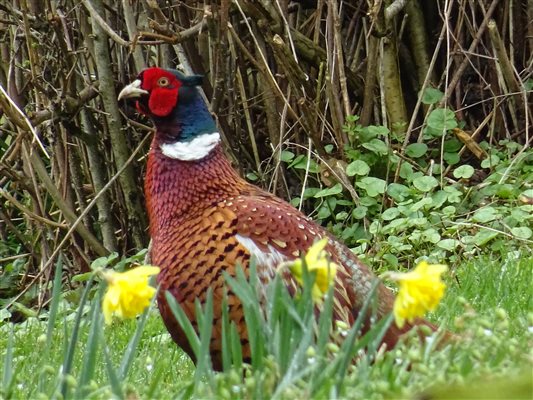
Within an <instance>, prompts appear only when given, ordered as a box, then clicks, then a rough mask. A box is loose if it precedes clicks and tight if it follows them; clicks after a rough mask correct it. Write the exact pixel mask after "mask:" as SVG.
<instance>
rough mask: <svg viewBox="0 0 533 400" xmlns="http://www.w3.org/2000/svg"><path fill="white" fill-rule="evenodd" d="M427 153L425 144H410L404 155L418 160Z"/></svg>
mask: <svg viewBox="0 0 533 400" xmlns="http://www.w3.org/2000/svg"><path fill="white" fill-rule="evenodd" d="M427 151H428V146H427V144H425V143H412V144H410V145H409V146H407V147H406V148H405V154H406V155H407V156H408V157H412V158H419V157H422V156H423V155H424V154H426V152H427Z"/></svg>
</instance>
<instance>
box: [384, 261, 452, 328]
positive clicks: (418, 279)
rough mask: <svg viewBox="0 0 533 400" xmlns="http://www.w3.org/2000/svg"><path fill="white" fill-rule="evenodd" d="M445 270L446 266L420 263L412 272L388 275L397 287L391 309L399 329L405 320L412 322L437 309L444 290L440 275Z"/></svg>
mask: <svg viewBox="0 0 533 400" xmlns="http://www.w3.org/2000/svg"><path fill="white" fill-rule="evenodd" d="M447 269H448V267H447V266H446V265H441V264H428V263H427V262H426V261H421V262H420V263H419V264H418V265H417V266H416V268H415V269H414V270H413V271H410V272H407V273H391V274H389V275H388V277H389V278H390V279H392V280H394V281H396V282H398V286H399V290H398V294H397V296H396V300H395V301H394V309H393V313H394V319H395V320H396V325H397V326H398V327H399V328H402V327H403V325H404V324H405V320H407V321H409V322H412V321H413V319H414V318H416V317H422V316H423V315H424V314H425V313H426V312H427V311H433V310H434V309H435V308H436V307H437V305H438V304H439V302H440V300H441V299H442V296H443V295H444V289H446V285H445V284H444V282H442V280H441V275H442V274H443V273H444V272H446V270H447Z"/></svg>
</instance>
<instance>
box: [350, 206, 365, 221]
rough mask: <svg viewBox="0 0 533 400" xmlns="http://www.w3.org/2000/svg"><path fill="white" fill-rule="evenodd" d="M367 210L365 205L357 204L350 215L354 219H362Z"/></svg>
mask: <svg viewBox="0 0 533 400" xmlns="http://www.w3.org/2000/svg"><path fill="white" fill-rule="evenodd" d="M367 212H368V208H367V207H365V206H359V207H357V208H354V209H353V211H352V217H354V218H355V219H363V218H364V217H366V213H367Z"/></svg>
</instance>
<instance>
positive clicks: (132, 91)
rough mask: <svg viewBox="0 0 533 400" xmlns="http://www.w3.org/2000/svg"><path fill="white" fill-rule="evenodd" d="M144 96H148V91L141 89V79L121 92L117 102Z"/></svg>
mask: <svg viewBox="0 0 533 400" xmlns="http://www.w3.org/2000/svg"><path fill="white" fill-rule="evenodd" d="M143 94H148V91H146V90H144V89H141V80H140V79H135V80H134V81H133V82H132V83H130V84H129V85H128V86H125V87H124V89H122V90H121V91H120V93H119V94H118V98H117V100H122V99H131V98H133V97H141V96H142V95H143Z"/></svg>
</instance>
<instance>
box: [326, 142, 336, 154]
mask: <svg viewBox="0 0 533 400" xmlns="http://www.w3.org/2000/svg"><path fill="white" fill-rule="evenodd" d="M334 148H335V146H333V145H332V144H327V145H325V146H324V150H325V151H326V153H328V154H331V152H332V151H333V149H334Z"/></svg>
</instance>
